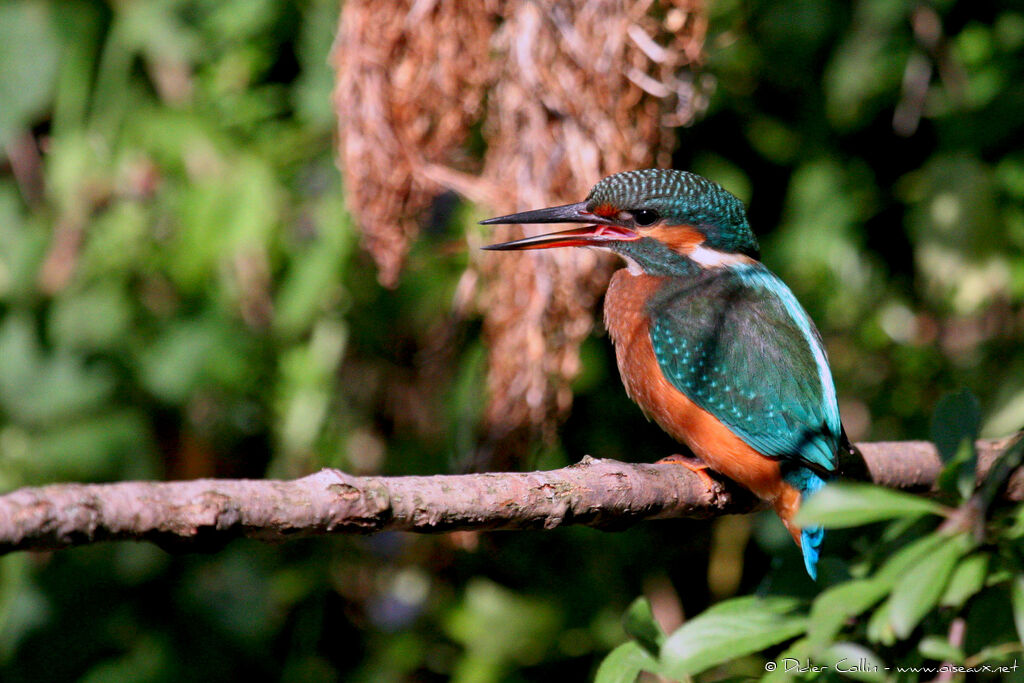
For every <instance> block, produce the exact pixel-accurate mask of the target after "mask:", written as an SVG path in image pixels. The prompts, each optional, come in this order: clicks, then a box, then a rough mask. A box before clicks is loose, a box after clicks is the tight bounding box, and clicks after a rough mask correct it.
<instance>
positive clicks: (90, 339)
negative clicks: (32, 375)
mask: <svg viewBox="0 0 1024 683" xmlns="http://www.w3.org/2000/svg"><path fill="white" fill-rule="evenodd" d="M132 313H133V311H132V305H131V300H130V299H129V298H128V295H127V293H126V292H125V291H124V288H123V287H122V286H121V285H120V283H117V282H113V281H109V282H104V283H102V284H100V285H98V286H96V287H93V288H90V289H88V290H85V291H83V292H80V293H76V294H72V295H68V296H62V297H60V298H59V299H57V300H56V301H55V302H54V305H53V307H52V308H51V309H50V321H49V330H50V336H51V338H52V339H53V341H54V343H56V344H58V345H59V346H62V347H66V348H70V349H76V350H83V351H95V350H101V349H110V348H113V347H116V346H118V345H120V344H124V343H125V342H126V341H127V338H128V332H129V329H130V326H131V322H132Z"/></svg>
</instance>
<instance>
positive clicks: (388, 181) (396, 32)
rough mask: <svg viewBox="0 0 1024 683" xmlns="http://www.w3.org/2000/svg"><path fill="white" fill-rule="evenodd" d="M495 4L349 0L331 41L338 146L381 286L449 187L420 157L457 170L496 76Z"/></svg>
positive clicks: (392, 280)
mask: <svg viewBox="0 0 1024 683" xmlns="http://www.w3.org/2000/svg"><path fill="white" fill-rule="evenodd" d="M497 19H498V15H497V11H496V8H495V7H494V3H488V2H467V3H462V2H450V1H445V0H441V1H433V0H428V1H426V2H424V1H423V0H415V1H414V0H396V1H395V2H387V3H381V2H374V0H348V1H347V2H345V4H344V7H343V9H342V13H341V22H340V26H339V28H338V37H337V40H336V42H335V50H334V65H335V68H336V70H337V83H336V87H335V91H334V107H335V111H336V112H337V114H338V124H339V126H338V130H339V136H338V146H339V154H340V160H341V168H342V173H343V177H344V182H345V193H346V195H347V198H348V205H349V209H350V210H351V211H352V214H353V215H354V216H355V218H356V219H357V221H358V222H359V225H360V226H361V229H362V233H363V244H364V246H365V248H366V250H367V251H368V252H370V254H371V255H372V256H373V258H374V260H375V261H376V262H377V267H378V269H379V279H380V281H381V283H382V284H383V285H385V286H388V287H390V286H394V285H395V284H396V283H397V281H398V276H399V273H400V272H401V268H402V264H403V262H404V260H405V256H406V253H407V252H408V250H409V244H410V242H411V241H412V240H413V239H414V238H415V237H416V233H417V232H418V225H419V220H420V218H421V215H422V212H423V210H424V209H425V208H426V207H427V206H429V205H430V202H431V201H432V200H433V199H434V197H435V196H437V194H438V193H439V192H440V191H442V190H443V189H444V188H443V187H442V186H440V185H438V184H437V183H436V182H434V181H433V180H431V179H429V178H427V177H425V176H424V175H423V174H421V173H417V172H416V169H417V168H418V167H420V166H422V165H424V164H443V165H446V166H453V167H456V168H461V167H462V166H463V164H462V163H460V161H461V157H462V156H464V155H463V152H462V144H463V142H464V141H465V139H466V136H467V134H468V133H469V130H470V127H471V126H472V125H473V124H474V123H475V122H476V121H477V120H479V118H480V117H481V115H482V112H483V107H482V105H483V98H484V94H485V91H486V86H487V85H488V84H489V83H490V82H491V80H492V76H491V74H492V72H493V62H492V60H491V57H490V54H489V51H490V40H491V33H492V32H493V29H494V25H495V23H496V21H497Z"/></svg>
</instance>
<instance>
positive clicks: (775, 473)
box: [481, 169, 849, 579]
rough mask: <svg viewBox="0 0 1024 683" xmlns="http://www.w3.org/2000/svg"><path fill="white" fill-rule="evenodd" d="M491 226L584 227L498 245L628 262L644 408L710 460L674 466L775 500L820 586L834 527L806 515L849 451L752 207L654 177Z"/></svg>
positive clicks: (617, 320)
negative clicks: (822, 558) (763, 246)
mask: <svg viewBox="0 0 1024 683" xmlns="http://www.w3.org/2000/svg"><path fill="white" fill-rule="evenodd" d="M481 223H482V224H485V225H491V224H527V223H583V224H585V225H584V226H583V227H576V228H572V229H569V230H563V231H561V232H554V233H548V234H544V235H538V236H535V237H526V238H523V239H519V240H515V241H512V242H505V243H502V244H494V245H491V246H487V247H484V248H485V249H491V250H513V249H550V248H554V247H593V248H598V249H604V250H607V251H611V252H612V253H614V254H616V255H618V256H619V257H621V258H622V260H623V261H625V266H626V267H625V268H621V269H619V270H617V271H616V272H615V273H614V275H613V276H612V278H611V282H610V283H609V285H608V292H607V294H606V295H605V304H604V320H605V326H606V327H607V329H608V333H609V336H610V337H611V339H612V342H613V344H614V346H615V358H616V361H617V363H618V367H619V374H620V375H621V377H622V382H623V384H624V385H625V388H626V392H627V393H628V394H629V396H630V398H632V399H633V400H634V401H635V402H636V403H637V404H639V406H640V408H641V409H642V410H643V411H644V413H645V414H646V415H647V417H648V418H649V419H653V420H654V421H655V422H656V423H657V424H658V425H659V426H661V428H662V429H664V430H665V431H666V432H668V434H669V435H671V436H672V437H673V438H675V439H676V440H677V441H680V442H681V443H683V444H685V445H686V446H688V447H689V449H690V451H692V453H693V454H694V455H695V456H696V458H689V457H687V456H672V457H670V458H667V459H666V460H668V461H670V462H678V463H680V464H683V465H686V466H687V467H689V468H690V469H692V470H694V471H696V472H698V474H701V475H702V476H703V477H704V478H705V479H706V480H707V481H708V482H710V481H711V478H710V477H709V476H708V474H707V471H706V470H707V469H710V470H713V471H715V472H718V473H720V474H722V475H724V476H726V477H728V478H729V479H732V480H733V481H735V482H737V483H739V484H741V485H742V486H744V487H746V488H747V489H749V490H750V491H752V492H753V493H754V494H755V495H757V496H758V497H759V498H761V499H762V500H764V501H766V502H767V503H769V504H770V505H771V506H772V507H773V508H774V509H775V511H776V512H777V513H778V515H779V517H780V518H781V519H782V522H783V524H785V526H786V528H787V529H788V530H789V532H790V534H791V535H792V536H793V539H794V540H795V541H796V543H797V545H798V546H799V547H800V549H801V551H802V554H803V559H804V565H805V567H806V569H807V573H808V574H809V575H810V576H811V578H812V579H813V578H816V577H817V563H818V557H819V554H820V552H821V545H822V540H823V538H824V530H823V529H822V528H821V527H818V526H805V527H803V528H800V527H799V526H798V525H797V524H796V523H795V522H794V519H793V518H794V515H795V514H796V511H797V510H798V509H799V507H800V504H801V501H802V500H804V499H806V498H807V497H808V496H810V495H813V494H814V493H815V492H816V491H818V490H820V489H821V488H822V487H823V486H825V483H826V482H827V481H828V480H829V479H831V478H833V477H834V476H835V475H836V473H837V467H838V458H839V452H840V449H841V448H849V446H848V441H847V440H846V434H845V432H844V430H843V426H842V423H841V421H840V417H839V405H838V401H837V399H836V390H835V384H834V382H833V379H832V372H831V369H830V368H829V364H828V356H827V354H826V352H825V347H824V344H823V343H822V340H821V335H820V334H819V332H818V330H817V328H816V327H815V326H814V323H813V322H812V321H811V318H810V316H809V315H808V314H807V312H806V311H805V310H804V309H803V307H802V306H801V305H800V303H799V302H798V301H797V299H796V297H795V296H794V295H793V292H792V291H790V289H789V287H787V286H786V285H785V283H783V281H782V280H781V279H780V278H779V277H778V276H777V275H775V274H774V273H773V272H771V271H770V270H768V268H766V267H765V266H764V265H763V264H761V262H760V261H759V260H758V258H759V247H758V243H757V238H756V237H755V236H754V233H753V231H752V230H751V228H750V224H749V222H748V220H747V213H746V210H745V207H744V205H743V202H741V201H740V200H739V199H738V198H737V197H735V196H734V195H732V194H731V193H729V192H728V191H727V190H725V188H723V187H722V186H720V185H718V184H717V183H714V182H712V181H710V180H708V179H706V178H704V177H701V176H699V175H696V174H694V173H689V172H687V171H681V170H673V169H644V170H637V171H626V172H624V173H617V174H615V175H612V176H609V177H607V178H605V179H604V180H601V181H600V182H599V183H598V184H597V185H595V186H594V188H593V189H592V190H591V191H590V194H589V195H588V196H587V198H586V199H585V200H583V201H582V202H579V203H576V204H567V205H564V206H556V207H551V208H546V209H537V210H533V211H524V212H522V213H516V214H511V215H508V216H500V217H497V218H491V219H488V220H485V221H481Z"/></svg>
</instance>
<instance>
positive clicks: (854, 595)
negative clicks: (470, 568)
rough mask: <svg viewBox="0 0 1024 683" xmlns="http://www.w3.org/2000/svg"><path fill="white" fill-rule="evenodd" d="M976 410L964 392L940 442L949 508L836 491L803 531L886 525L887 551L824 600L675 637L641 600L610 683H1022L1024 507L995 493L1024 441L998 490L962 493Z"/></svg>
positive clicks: (731, 603)
mask: <svg viewBox="0 0 1024 683" xmlns="http://www.w3.org/2000/svg"><path fill="white" fill-rule="evenodd" d="M976 404H977V401H976V399H974V397H973V396H971V395H970V394H966V393H962V392H961V393H958V394H955V395H951V396H949V397H947V398H945V399H944V400H943V401H941V402H940V404H939V408H938V410H937V412H936V416H935V431H934V434H933V436H934V438H935V441H936V445H937V447H938V449H939V451H940V452H941V453H943V454H950V457H948V458H947V463H946V466H945V468H944V471H943V473H942V475H943V476H942V478H941V479H940V481H948V482H952V484H951V486H950V488H949V490H948V494H949V496H948V497H947V498H948V500H949V502H950V504H949V505H944V504H942V503H940V502H937V501H935V500H931V499H927V498H922V497H920V496H915V495H911V494H908V493H902V492H898V491H892V490H889V489H883V488H880V487H877V486H872V485H867V484H856V483H842V482H840V483H833V484H830V485H828V486H826V487H825V488H824V489H823V490H821V491H820V492H818V493H817V494H815V495H814V496H813V497H812V498H811V499H809V500H808V501H807V502H806V503H805V504H804V505H803V506H802V508H801V510H800V512H799V514H798V518H797V519H798V522H799V523H801V524H817V525H821V526H824V527H826V528H827V529H830V530H837V529H846V528H849V527H858V526H862V525H867V524H874V525H875V527H874V528H875V529H876V530H877V532H878V533H877V534H876V535H877V536H879V537H880V538H881V539H882V542H881V543H880V544H878V545H876V546H875V547H872V548H869V549H867V550H866V551H865V552H862V553H861V554H860V556H859V557H857V558H855V559H853V560H852V561H850V562H848V563H845V564H844V566H842V567H841V568H837V567H836V566H832V567H830V571H829V573H828V575H827V576H826V578H825V579H824V581H823V585H822V586H821V590H820V591H819V592H817V593H816V594H815V595H813V596H812V597H811V598H810V599H807V600H798V599H796V598H794V597H789V596H782V595H772V594H770V593H769V594H767V595H763V596H759V597H753V596H747V597H740V598H733V599H730V600H726V601H723V602H720V603H718V604H716V605H714V606H713V607H711V608H709V609H707V610H705V611H704V612H702V613H701V614H699V615H697V616H696V617H694V618H692V619H690V620H689V621H687V622H686V623H685V624H683V626H682V627H680V628H679V629H678V630H676V631H675V632H674V633H672V634H671V635H668V636H665V635H664V634H663V633H661V631H660V630H658V628H659V627H658V626H657V623H656V621H655V620H654V617H653V615H652V613H651V611H650V608H649V606H648V605H647V603H646V602H642V600H643V599H640V600H641V602H640V603H638V604H635V605H634V606H633V607H632V608H631V609H630V610H629V612H627V616H626V624H627V627H626V632H627V633H628V634H629V635H630V636H631V637H632V640H630V641H628V642H626V643H624V644H622V645H620V646H619V647H618V648H617V649H616V650H613V651H612V653H611V654H610V655H609V656H608V657H607V658H606V659H605V661H604V663H603V664H602V666H601V668H600V669H599V672H598V677H597V680H598V681H600V682H601V683H626V682H629V683H632V682H633V681H635V680H636V679H637V676H638V675H639V674H640V673H641V672H645V671H646V672H649V673H657V674H659V675H664V676H668V677H670V678H672V679H679V680H682V679H684V678H692V677H695V676H698V675H699V674H704V673H709V674H710V673H713V672H718V673H720V672H721V670H732V671H736V670H738V669H739V670H742V669H744V668H746V669H749V666H746V667H745V665H744V664H743V662H744V660H747V663H748V664H749V660H750V659H754V660H755V661H756V662H757V668H758V669H759V670H760V671H761V673H762V674H763V676H764V679H765V680H833V679H834V678H835V677H836V676H840V677H848V678H854V679H857V680H872V681H892V680H904V676H905V675H906V674H909V673H913V672H915V671H917V672H918V673H927V672H928V671H931V672H933V673H938V669H939V667H942V666H947V667H952V666H956V667H963V668H965V669H973V670H975V671H977V672H982V671H992V670H993V669H999V670H1002V671H1004V673H1010V672H1012V668H1010V667H1012V666H1013V665H1014V663H1015V662H1016V660H1017V658H1018V657H1019V656H1021V654H1022V653H1024V581H1022V580H1021V577H1022V576H1024V555H1022V554H1021V547H1022V546H1021V531H1020V520H1021V519H1022V517H1024V505H1017V506H1016V507H1014V506H1005V505H1000V504H999V502H998V501H997V500H996V498H995V495H994V494H995V493H996V492H998V491H1000V490H1002V489H1003V488H1004V487H1005V486H1006V484H1007V483H1008V480H1009V476H1010V474H1011V473H1012V472H1013V470H1014V469H1015V468H1016V467H1018V466H1019V465H1020V463H1021V461H1022V458H1024V439H1019V440H1018V441H1016V442H1015V443H1013V444H1011V445H1010V446H1009V447H1007V449H1006V450H1005V451H1004V452H1003V453H1001V454H1000V455H999V457H998V459H997V461H996V463H995V465H994V466H993V468H992V470H991V472H990V474H989V476H988V478H986V480H985V481H983V482H981V483H979V484H978V485H977V486H976V487H975V486H973V480H972V486H971V488H970V489H967V490H966V491H964V490H962V489H961V487H960V486H959V485H958V484H959V480H958V478H957V476H958V472H959V470H960V467H961V465H962V462H961V460H960V459H958V458H954V457H952V455H954V454H956V453H957V452H958V451H960V450H962V449H965V450H966V451H969V456H968V457H967V458H966V459H967V461H970V462H972V464H973V462H974V461H975V460H976V453H974V439H975V438H976V436H977V429H978V424H979V419H978V415H977V409H976ZM972 473H973V470H972ZM882 522H886V523H887V525H885V526H884V527H879V523H882ZM652 634H653V635H652ZM783 645H784V647H782V648H781V649H780V646H783ZM986 667H987V668H986ZM1000 667H1007V668H1005V670H1004V669H1000ZM901 674H903V675H901Z"/></svg>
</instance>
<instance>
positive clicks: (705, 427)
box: [604, 269, 792, 516]
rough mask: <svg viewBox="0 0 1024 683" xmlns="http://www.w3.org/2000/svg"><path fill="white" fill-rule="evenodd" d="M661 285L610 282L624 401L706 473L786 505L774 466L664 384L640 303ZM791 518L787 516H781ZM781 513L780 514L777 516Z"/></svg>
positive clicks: (620, 276) (619, 277)
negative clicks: (632, 403) (699, 463)
mask: <svg viewBox="0 0 1024 683" xmlns="http://www.w3.org/2000/svg"><path fill="white" fill-rule="evenodd" d="M663 282H664V278H659V277H655V276H652V275H646V274H640V275H632V274H630V273H629V271H628V270H626V269H622V270H619V271H618V272H616V273H615V275H613V276H612V281H611V284H610V285H609V287H608V294H607V296H606V297H605V308H604V317H605V325H606V327H607V328H608V333H609V334H610V335H611V338H612V341H613V342H614V343H615V358H616V360H617V361H618V365H619V373H620V374H621V375H622V383H623V384H624V385H625V386H626V392H627V393H628V394H629V396H630V398H632V399H633V400H634V401H636V402H637V404H638V405H639V406H640V407H641V408H642V409H643V411H644V413H646V414H647V416H648V417H649V418H651V419H653V420H654V421H655V422H657V423H658V424H659V425H660V426H661V428H662V429H664V430H665V431H666V432H668V433H669V434H670V435H671V436H672V437H673V438H675V439H676V440H678V441H681V442H682V443H685V444H686V445H687V446H689V447H690V450H692V451H693V453H694V454H695V455H696V456H698V457H699V458H701V459H702V460H703V461H704V462H705V463H707V464H708V465H709V466H710V467H711V468H712V469H714V470H716V471H717V472H720V473H722V474H723V475H725V476H727V477H729V478H730V479H732V480H734V481H736V482H738V483H740V484H742V485H743V486H745V487H747V488H748V489H750V490H751V491H753V492H754V494H756V495H757V496H758V497H759V498H762V499H764V500H767V501H770V502H772V503H773V504H775V506H776V507H777V508H787V507H790V505H792V501H791V494H789V492H788V491H787V490H788V489H791V488H792V487H790V486H789V485H788V484H786V483H785V482H784V481H783V479H782V476H781V473H780V471H779V464H778V462H776V461H775V460H772V459H771V458H768V457H765V456H763V455H761V454H760V453H758V452H757V451H755V450H754V449H753V448H751V447H750V446H748V445H747V444H746V443H745V442H744V441H743V440H742V439H740V438H739V437H738V436H736V435H735V434H733V433H732V431H731V430H730V429H729V428H728V427H726V426H725V425H724V424H722V423H721V422H720V421H719V420H718V419H717V418H716V417H715V416H714V415H712V414H711V413H709V412H708V411H706V410H704V409H703V408H701V407H700V406H698V405H697V404H695V403H694V402H693V401H691V400H690V399H689V398H687V396H686V395H685V394H684V393H683V392H681V391H679V390H678V389H676V388H675V387H674V386H673V385H672V384H670V383H669V381H668V380H667V379H665V375H664V374H663V373H662V372H661V368H660V367H659V366H658V360H657V358H656V357H655V355H654V347H653V346H652V345H651V335H650V332H649V320H648V318H647V313H646V310H645V305H646V302H647V301H648V300H649V299H650V297H651V295H653V294H654V293H655V292H656V291H657V290H658V288H659V287H660V286H661V285H662V283H663ZM787 512H789V515H788V516H792V510H787ZM781 514H782V510H781V509H780V515H781Z"/></svg>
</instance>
